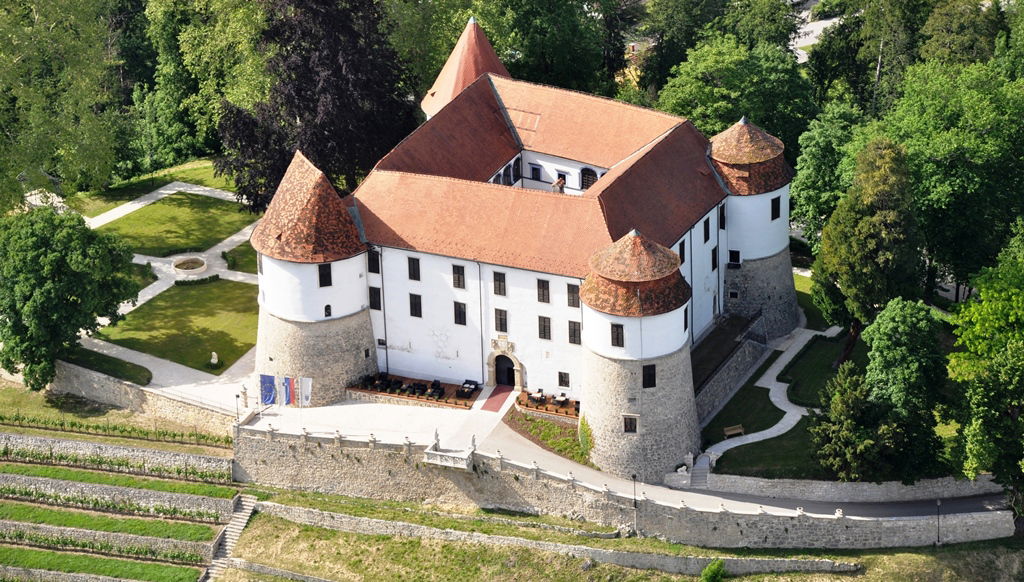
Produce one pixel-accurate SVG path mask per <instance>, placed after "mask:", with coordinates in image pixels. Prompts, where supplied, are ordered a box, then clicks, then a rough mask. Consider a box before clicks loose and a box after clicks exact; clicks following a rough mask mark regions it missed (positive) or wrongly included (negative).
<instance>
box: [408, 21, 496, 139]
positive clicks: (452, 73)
mask: <svg viewBox="0 0 1024 582" xmlns="http://www.w3.org/2000/svg"><path fill="white" fill-rule="evenodd" d="M484 73H493V74H495V75H501V76H502V77H511V76H512V75H509V74H508V71H507V70H506V69H505V65H503V64H501V61H500V60H499V59H498V54H497V53H495V52H494V47H492V46H491V43H490V41H488V40H487V35H486V34H484V30H483V29H482V28H480V25H479V24H477V23H476V19H475V18H470V19H469V22H467V23H466V28H465V29H464V30H463V31H462V36H460V37H459V40H458V42H456V43H455V48H454V49H452V54H451V55H449V56H448V60H447V61H446V62H445V64H444V67H443V68H442V69H441V72H440V73H439V74H438V75H437V79H436V80H434V86H433V87H431V88H430V90H429V91H427V94H426V95H425V96H424V97H423V100H422V101H420V108H421V109H423V112H424V113H426V114H427V119H429V118H431V117H433V116H434V115H437V112H438V111H440V110H441V109H442V108H444V106H445V105H448V103H449V102H450V101H451V100H452V99H454V98H455V96H456V95H458V94H459V93H462V90H463V89H465V88H466V87H468V86H469V85H470V83H472V82H473V81H476V80H477V78H478V77H479V76H480V75H483V74H484Z"/></svg>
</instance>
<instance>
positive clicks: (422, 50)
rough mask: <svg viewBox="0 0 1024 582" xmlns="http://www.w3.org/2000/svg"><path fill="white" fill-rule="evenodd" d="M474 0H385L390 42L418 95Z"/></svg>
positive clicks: (448, 50)
mask: <svg viewBox="0 0 1024 582" xmlns="http://www.w3.org/2000/svg"><path fill="white" fill-rule="evenodd" d="M472 5H473V0H433V1H432V2H420V1H418V0H385V1H384V2H383V7H384V10H385V12H386V13H387V16H388V20H389V21H390V22H391V23H392V24H393V26H392V28H391V33H390V37H391V44H392V45H393V46H394V47H395V52H397V53H398V56H399V57H401V59H402V60H403V61H404V62H405V63H406V66H407V68H408V71H409V77H410V83H411V84H412V86H413V89H414V92H415V94H416V95H417V96H420V95H424V94H426V92H427V90H428V89H430V87H431V85H433V83H434V80H435V79H436V78H437V74H438V73H440V72H441V67H443V66H444V63H445V61H446V60H447V59H448V56H449V55H450V54H451V52H452V47H454V46H455V42H456V41H457V40H458V38H459V35H460V34H462V31H463V29H464V28H465V27H466V22H467V21H468V20H469V17H470V16H471V15H472V8H471V7H472Z"/></svg>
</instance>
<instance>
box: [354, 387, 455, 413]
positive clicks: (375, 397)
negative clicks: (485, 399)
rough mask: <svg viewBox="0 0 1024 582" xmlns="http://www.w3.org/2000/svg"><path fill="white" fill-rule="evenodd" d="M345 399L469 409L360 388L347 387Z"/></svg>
mask: <svg viewBox="0 0 1024 582" xmlns="http://www.w3.org/2000/svg"><path fill="white" fill-rule="evenodd" d="M345 400H358V401H360V402H376V403H378V404H399V405H402V406H425V407H427V408H444V409H446V410H459V409H462V410H469V409H468V408H466V407H465V406H452V405H450V404H444V403H442V402H437V401H435V400H416V399H414V398H400V397H395V396H386V395H384V394H374V393H373V392H362V391H360V390H349V389H347V388H346V389H345Z"/></svg>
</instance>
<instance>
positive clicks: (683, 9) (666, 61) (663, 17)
mask: <svg viewBox="0 0 1024 582" xmlns="http://www.w3.org/2000/svg"><path fill="white" fill-rule="evenodd" d="M725 1H726V0H651V1H650V2H648V3H647V16H646V18H644V19H643V22H642V24H641V27H640V32H641V33H642V34H643V35H644V36H647V37H649V38H650V39H651V40H652V42H653V45H652V46H651V49H650V54H649V55H648V56H647V58H646V59H645V60H644V68H643V77H642V81H641V87H643V88H647V87H650V88H651V89H653V90H658V89H661V87H662V86H663V85H664V84H665V81H666V80H668V77H669V74H670V73H671V71H672V68H673V67H675V66H676V65H678V64H679V63H681V62H683V61H685V60H686V54H687V52H688V51H689V50H690V49H692V48H693V47H695V46H696V45H697V41H698V40H699V39H700V35H701V31H702V30H703V29H704V26H705V25H706V24H707V23H709V22H711V21H712V20H714V19H715V18H717V17H718V16H719V15H720V14H721V13H722V11H723V10H724V8H725Z"/></svg>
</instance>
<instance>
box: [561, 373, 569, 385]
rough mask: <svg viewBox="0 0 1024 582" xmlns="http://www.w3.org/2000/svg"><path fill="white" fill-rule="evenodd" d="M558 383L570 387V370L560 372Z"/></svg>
mask: <svg viewBox="0 0 1024 582" xmlns="http://www.w3.org/2000/svg"><path fill="white" fill-rule="evenodd" d="M558 385H559V387H561V388H568V387H569V372H559V373H558Z"/></svg>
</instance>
